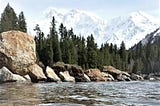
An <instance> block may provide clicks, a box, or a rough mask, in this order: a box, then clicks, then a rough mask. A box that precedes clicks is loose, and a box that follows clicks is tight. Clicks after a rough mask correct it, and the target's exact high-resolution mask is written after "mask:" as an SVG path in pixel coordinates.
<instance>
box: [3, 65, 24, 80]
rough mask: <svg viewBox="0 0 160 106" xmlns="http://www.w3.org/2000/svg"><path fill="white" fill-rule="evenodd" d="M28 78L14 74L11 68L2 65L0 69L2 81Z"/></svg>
mask: <svg viewBox="0 0 160 106" xmlns="http://www.w3.org/2000/svg"><path fill="white" fill-rule="evenodd" d="M26 81H27V80H26V79H25V78H24V77H22V76H20V75H17V74H13V73H12V72H11V71H10V70H8V69H7V68H6V67H2V68H1V69H0V83H5V82H26Z"/></svg>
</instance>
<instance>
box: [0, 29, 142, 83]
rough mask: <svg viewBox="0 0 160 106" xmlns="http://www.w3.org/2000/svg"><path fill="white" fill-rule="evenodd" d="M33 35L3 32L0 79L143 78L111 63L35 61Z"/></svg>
mask: <svg viewBox="0 0 160 106" xmlns="http://www.w3.org/2000/svg"><path fill="white" fill-rule="evenodd" d="M36 59H37V58H36V48H35V42H34V39H33V37H31V36H29V35H28V34H26V33H23V32H20V31H8V32H4V33H1V34H0V83H5V82H39V81H44V82H89V81H95V82H97V81H132V80H144V78H143V77H142V76H140V75H136V74H133V73H131V74H129V73H127V72H125V71H121V70H118V69H116V68H114V67H112V66H104V67H103V70H99V69H88V70H83V69H82V67H80V66H78V65H73V64H65V63H63V62H57V63H55V64H53V65H52V66H51V67H49V66H47V67H44V66H43V65H40V64H39V65H38V64H37V63H36Z"/></svg>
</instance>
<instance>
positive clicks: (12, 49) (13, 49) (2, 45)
mask: <svg viewBox="0 0 160 106" xmlns="http://www.w3.org/2000/svg"><path fill="white" fill-rule="evenodd" d="M35 62H36V51H35V42H34V39H33V37H31V36H29V35H28V34H26V33H23V32H20V31H8V32H3V33H1V34H0V68H2V67H3V66H5V67H7V68H8V69H9V70H10V71H12V72H13V73H16V74H19V75H26V74H27V73H28V69H27V68H28V67H29V66H30V65H33V64H35Z"/></svg>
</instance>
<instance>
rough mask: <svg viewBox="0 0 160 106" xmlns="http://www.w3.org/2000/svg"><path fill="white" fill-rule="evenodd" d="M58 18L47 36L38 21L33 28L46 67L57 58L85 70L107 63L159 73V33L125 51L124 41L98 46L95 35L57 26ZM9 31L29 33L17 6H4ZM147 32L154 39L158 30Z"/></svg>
mask: <svg viewBox="0 0 160 106" xmlns="http://www.w3.org/2000/svg"><path fill="white" fill-rule="evenodd" d="M56 28H57V27H56V19H55V18H54V16H53V18H52V20H51V27H50V28H49V29H50V32H49V34H48V35H45V34H44V33H43V31H42V30H41V28H40V26H39V25H38V24H37V25H35V28H34V29H33V30H34V31H35V32H36V35H34V36H35V38H34V39H35V42H36V51H37V57H38V60H37V62H38V63H39V62H42V63H43V64H44V65H45V66H52V65H53V64H54V63H56V62H58V61H63V62H64V63H69V64H78V65H80V66H82V68H84V69H88V68H99V69H101V67H102V66H105V65H112V66H114V67H116V68H118V69H120V70H124V71H128V72H133V73H138V74H141V73H145V74H149V73H158V72H159V71H160V67H159V65H160V58H159V57H160V49H159V47H160V43H159V40H160V38H159V36H156V37H154V41H153V39H152V40H151V39H147V41H148V42H147V43H145V44H143V43H142V42H140V43H139V44H137V45H136V46H135V47H132V48H131V49H129V50H126V48H125V43H124V42H122V43H121V46H120V48H118V47H117V45H113V44H112V43H110V44H108V43H107V42H106V43H104V44H102V45H101V47H98V46H97V44H96V43H95V39H94V37H93V35H92V34H90V35H87V36H88V37H87V39H85V38H84V37H83V35H81V36H77V35H76V34H74V29H72V28H71V29H70V30H67V28H66V27H65V26H64V25H63V23H61V25H60V26H59V29H56ZM8 30H20V31H23V32H27V24H26V22H25V16H24V13H23V12H21V13H20V14H19V15H18V17H17V15H16V13H15V12H14V9H13V8H12V7H11V6H10V5H9V4H8V5H7V6H6V8H5V9H4V12H3V13H2V15H1V19H0V32H5V31H8ZM158 30H159V29H157V30H156V31H154V32H153V33H151V34H149V35H147V36H146V37H147V38H153V35H154V34H155V33H156V32H157V31H158ZM158 34H159V33H158Z"/></svg>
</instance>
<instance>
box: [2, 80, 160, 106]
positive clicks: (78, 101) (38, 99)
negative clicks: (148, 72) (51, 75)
mask: <svg viewBox="0 0 160 106" xmlns="http://www.w3.org/2000/svg"><path fill="white" fill-rule="evenodd" d="M159 98H160V81H155V82H149V81H143V82H139V81H137V82H89V83H67V82H65V83H59V84H57V83H37V84H15V83H9V84H1V85H0V106H6V105H7V106H19V105H23V106H24V105H27V106H31V105H38V106H44V105H45V106H53V105H54V106H61V105H63V106H68V105H69V106H93V105H94V106H105V105H110V106H160V99H159Z"/></svg>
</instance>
